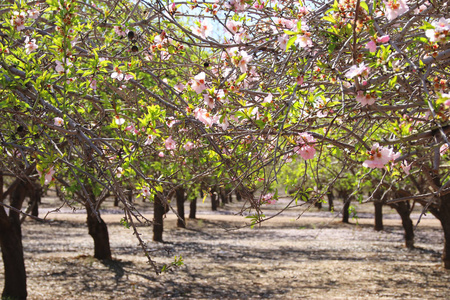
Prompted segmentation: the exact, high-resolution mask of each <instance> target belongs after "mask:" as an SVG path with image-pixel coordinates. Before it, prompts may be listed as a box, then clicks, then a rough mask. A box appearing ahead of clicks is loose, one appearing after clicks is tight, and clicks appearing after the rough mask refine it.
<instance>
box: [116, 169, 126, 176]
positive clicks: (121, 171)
mask: <svg viewBox="0 0 450 300" xmlns="http://www.w3.org/2000/svg"><path fill="white" fill-rule="evenodd" d="M123 173H124V171H123V169H122V167H118V168H117V169H116V176H117V178H120V177H122V175H123Z"/></svg>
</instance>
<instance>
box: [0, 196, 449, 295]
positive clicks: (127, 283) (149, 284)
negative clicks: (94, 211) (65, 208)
mask: <svg viewBox="0 0 450 300" xmlns="http://www.w3.org/2000/svg"><path fill="white" fill-rule="evenodd" d="M237 206H238V204H235V206H234V207H233V206H230V207H226V208H222V209H221V210H220V211H219V212H217V213H213V212H210V211H209V210H208V207H207V205H206V203H205V205H203V206H202V205H200V207H199V213H198V219H196V220H188V223H187V227H188V228H187V229H178V228H176V218H175V216H174V214H173V213H169V214H168V215H167V218H166V220H165V224H164V225H165V231H164V239H165V243H154V242H152V241H151V238H152V228H150V227H145V226H141V227H140V232H141V234H142V238H143V239H144V240H145V241H147V242H148V247H149V248H150V249H152V250H153V251H154V252H152V258H153V259H154V260H155V261H156V262H157V263H158V266H159V267H162V265H163V264H170V263H171V262H172V261H173V258H174V256H180V255H181V256H182V257H183V259H184V265H183V266H181V267H178V268H176V269H171V270H169V271H167V272H164V273H163V274H161V275H156V274H155V273H154V272H153V270H152V268H151V267H150V265H149V264H148V263H147V262H146V258H145V256H144V255H143V252H142V250H141V249H140V248H139V247H138V246H137V240H136V238H135V237H134V236H133V235H132V231H131V229H127V228H125V227H123V226H122V225H120V224H119V220H120V219H121V217H122V216H121V215H120V214H119V213H118V212H119V211H116V213H114V214H113V213H112V212H113V211H112V210H111V209H108V210H106V211H103V215H102V216H103V217H104V219H105V221H106V222H107V224H108V229H109V233H110V240H111V241H110V242H111V247H112V250H113V256H114V260H113V261H99V260H96V259H94V258H92V256H91V255H92V254H93V241H92V239H91V237H90V236H89V235H88V233H87V227H86V225H85V218H86V217H85V215H84V214H83V213H82V212H81V211H80V212H79V213H75V214H69V213H57V214H51V215H50V216H49V217H48V219H49V220H50V221H49V222H47V223H41V222H38V221H33V220H27V221H26V222H25V223H24V225H23V243H24V248H25V259H26V268H27V273H28V292H29V299H259V298H270V299H273V298H277V299H300V298H303V299H380V298H383V299H450V289H449V288H450V272H449V271H448V270H445V269H443V268H442V267H441V263H440V255H441V252H442V248H443V234H442V231H441V229H440V225H439V222H438V221H437V220H435V219H433V218H432V217H429V216H426V217H424V218H423V220H422V221H421V223H420V225H419V226H418V229H417V231H416V246H417V248H416V249H414V250H408V249H406V248H404V247H403V231H402V228H401V221H400V219H399V218H398V217H397V216H396V215H395V214H393V212H392V211H390V210H389V209H387V210H386V212H385V220H384V223H385V230H384V231H381V232H375V231H374V230H373V229H372V223H373V219H372V218H371V214H370V212H371V209H372V206H368V207H366V208H365V207H362V208H358V209H360V217H359V219H358V224H355V220H353V221H352V223H353V224H342V223H341V222H340V219H339V216H337V217H333V215H334V216H336V215H337V214H336V213H335V214H331V213H329V212H325V211H324V212H320V213H319V212H317V211H316V210H315V211H313V212H307V213H305V214H304V215H303V216H302V217H301V218H300V219H297V215H298V212H289V213H285V214H284V215H282V216H278V217H277V218H274V219H272V220H270V221H267V222H265V223H263V225H262V226H261V227H255V228H253V229H251V228H249V227H244V228H240V229H238V230H237V229H236V228H238V227H242V226H243V225H245V224H246V223H248V219H245V218H244V217H242V216H236V215H233V211H234V212H236V211H237ZM44 207H45V205H44ZM275 209H276V207H275ZM44 211H45V209H43V210H42V212H44ZM188 211H189V210H188V207H187V212H188ZM147 212H148V213H149V214H148V216H151V213H150V211H147ZM273 212H275V210H274V211H273ZM414 217H415V218H417V214H416V215H415V216H414ZM0 274H1V275H0V288H2V284H3V263H1V269H0Z"/></svg>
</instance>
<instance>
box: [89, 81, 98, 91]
mask: <svg viewBox="0 0 450 300" xmlns="http://www.w3.org/2000/svg"><path fill="white" fill-rule="evenodd" d="M89 86H90V87H91V89H93V90H96V89H97V80H95V79H92V80H91V83H90V85H89Z"/></svg>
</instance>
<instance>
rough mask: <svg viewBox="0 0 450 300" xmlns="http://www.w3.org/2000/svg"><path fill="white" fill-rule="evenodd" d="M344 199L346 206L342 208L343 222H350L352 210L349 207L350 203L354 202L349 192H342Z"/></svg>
mask: <svg viewBox="0 0 450 300" xmlns="http://www.w3.org/2000/svg"><path fill="white" fill-rule="evenodd" d="M341 197H342V200H343V201H344V208H342V210H343V211H342V222H343V223H349V217H350V212H349V211H348V209H349V208H350V203H351V202H352V199H351V198H349V196H348V194H347V193H345V192H344V193H341Z"/></svg>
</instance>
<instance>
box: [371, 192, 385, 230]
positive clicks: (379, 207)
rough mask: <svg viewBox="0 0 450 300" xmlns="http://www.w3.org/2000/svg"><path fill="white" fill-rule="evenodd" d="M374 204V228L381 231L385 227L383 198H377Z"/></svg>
mask: <svg viewBox="0 0 450 300" xmlns="http://www.w3.org/2000/svg"><path fill="white" fill-rule="evenodd" d="M373 206H374V207H375V226H374V229H375V230H376V231H381V230H383V229H384V227H383V202H382V201H381V200H378V199H375V201H374V202H373Z"/></svg>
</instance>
